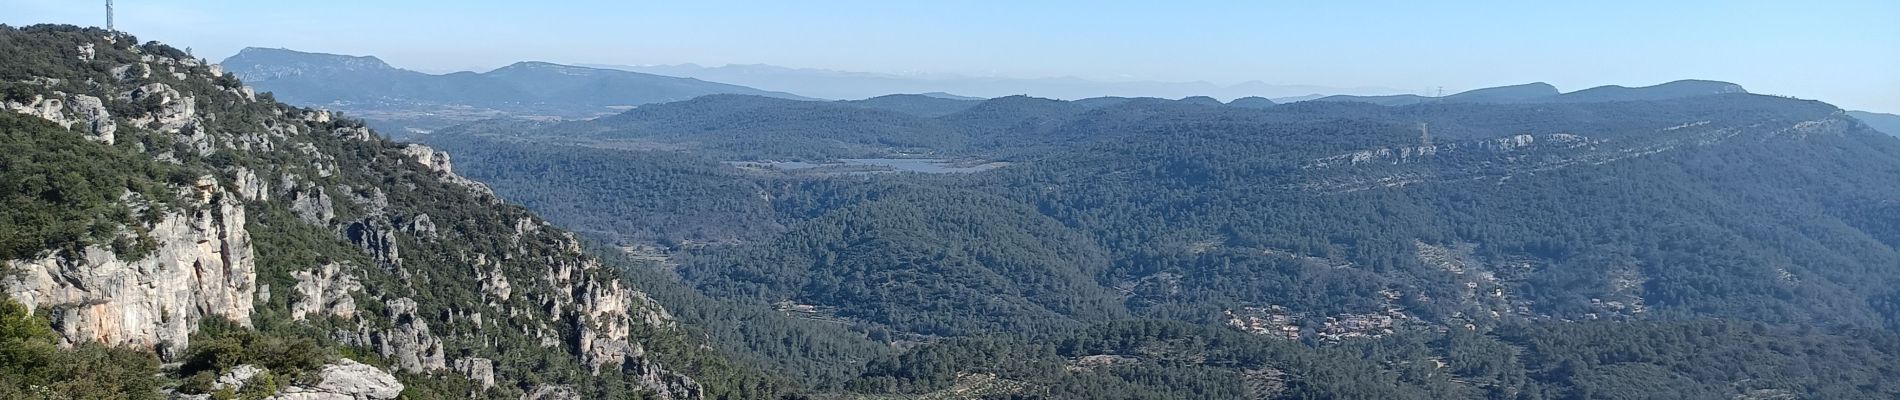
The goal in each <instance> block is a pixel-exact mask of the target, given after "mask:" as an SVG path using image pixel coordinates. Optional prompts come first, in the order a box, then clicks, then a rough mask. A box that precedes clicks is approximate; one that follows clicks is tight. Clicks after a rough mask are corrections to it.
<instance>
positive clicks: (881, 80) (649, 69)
mask: <svg viewBox="0 0 1900 400" xmlns="http://www.w3.org/2000/svg"><path fill="white" fill-rule="evenodd" d="M582 65H584V66H589V67H595V68H610V69H619V70H626V71H634V72H644V73H649V74H659V75H668V76H681V77H690V78H699V79H705V80H709V81H715V82H726V83H732V84H738V85H746V86H751V87H756V88H763V89H769V90H778V91H785V92H791V93H798V94H800V95H805V96H812V97H819V98H826V99H863V98H869V97H875V96H882V95H886V94H892V93H924V92H947V93H956V94H958V95H964V96H976V97H1004V96H1011V95H1019V94H1020V95H1029V96H1036V97H1047V98H1054V99H1070V100H1074V99H1085V98H1090V97H1104V96H1126V97H1160V98H1170V99H1178V98H1183V97H1189V96H1208V97H1213V98H1219V99H1237V98H1242V97H1249V96H1260V97H1267V98H1281V97H1298V96H1308V95H1312V94H1315V93H1326V94H1349V95H1383V94H1391V93H1402V92H1405V91H1404V90H1399V89H1393V88H1384V87H1351V88H1341V87H1330V86H1317V85H1276V84H1269V83H1265V82H1259V81H1249V82H1242V83H1238V84H1232V85H1222V84H1215V83H1210V82H1156V81H1134V82H1110V81H1099V80H1091V79H1082V78H1070V77H1064V78H1005V77H979V76H967V75H956V74H927V75H898V74H881V73H870V72H849V71H836V70H827V69H810V68H788V67H780V66H775V65H765V64H749V65H726V66H720V67H707V66H701V65H697V64H677V65H638V66H635V65H607V64H582Z"/></svg>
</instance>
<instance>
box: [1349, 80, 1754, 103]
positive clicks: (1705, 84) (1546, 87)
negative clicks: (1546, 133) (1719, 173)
mask: <svg viewBox="0 0 1900 400" xmlns="http://www.w3.org/2000/svg"><path fill="white" fill-rule="evenodd" d="M1724 93H1748V90H1745V89H1742V86H1741V85H1737V84H1733V83H1728V82H1718V81H1705V80H1680V81H1674V82H1669V83H1664V84H1660V85H1655V86H1644V87H1634V88H1632V87H1625V86H1617V85H1610V86H1599V87H1594V88H1589V89H1584V90H1578V91H1575V92H1570V93H1563V92H1560V91H1558V90H1557V87H1555V86H1551V85H1550V84H1548V83H1543V82H1535V83H1527V84H1522V85H1512V86H1500V87H1493V88H1484V89H1475V90H1470V91H1465V92H1461V93H1458V94H1453V95H1450V96H1443V97H1427V96H1418V95H1409V94H1404V95H1393V96H1349V95H1336V96H1326V97H1321V98H1318V99H1314V100H1316V101H1344V102H1360V103H1372V104H1378V105H1385V106H1402V105H1411V104H1419V103H1429V102H1442V103H1597V102H1611V101H1653V100H1668V99H1677V98H1684V97H1695V96H1704V95H1711V94H1724Z"/></svg>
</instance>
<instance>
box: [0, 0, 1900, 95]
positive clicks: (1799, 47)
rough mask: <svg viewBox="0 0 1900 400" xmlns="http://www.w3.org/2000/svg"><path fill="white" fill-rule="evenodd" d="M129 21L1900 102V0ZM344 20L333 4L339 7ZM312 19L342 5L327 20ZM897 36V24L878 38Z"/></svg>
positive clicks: (609, 51)
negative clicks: (1719, 89) (1697, 88)
mask: <svg viewBox="0 0 1900 400" xmlns="http://www.w3.org/2000/svg"><path fill="white" fill-rule="evenodd" d="M117 7H118V21H117V24H118V27H119V29H120V30H123V31H126V32H128V33H132V34H134V35H138V36H139V37H140V39H142V40H157V41H161V42H165V43H168V44H173V45H176V46H179V47H191V48H193V49H194V53H195V54H197V55H199V56H200V57H204V58H208V59H212V60H219V59H222V58H224V57H226V56H229V55H231V54H234V53H236V52H237V51H238V50H239V49H242V48H244V47H267V48H288V49H293V50H299V51H309V52H321V53H335V54H350V55H373V56H377V57H378V58H381V59H383V60H385V61H387V62H389V63H390V64H392V65H395V66H397V67H401V68H407V69H413V70H417V71H424V72H431V73H442V72H450V71H459V70H471V71H486V70H490V69H494V68H497V67H501V66H505V65H508V64H511V63H514V62H517V61H527V60H534V61H548V62H555V63H562V64H615V65H672V64H685V63H692V64H698V65H702V66H709V67H716V66H721V65H727V64H740V65H745V64H767V65H774V66H782V67H788V68H811V69H826V70H836V71H851V72H868V73H880V74H895V75H930V74H952V75H963V76H975V77H1007V78H1055V77H1075V78H1081V79H1088V80H1094V81H1105V82H1116V81H1120V82H1129V81H1152V82H1209V83H1213V84H1218V85H1233V84H1237V83H1242V82H1248V81H1259V82H1264V83H1268V84H1276V85H1315V86H1328V87H1341V88H1350V87H1385V88H1394V89H1397V90H1400V91H1403V92H1406V93H1420V94H1432V93H1433V92H1435V91H1436V90H1437V88H1440V87H1442V88H1443V90H1444V92H1445V93H1454V92H1458V91H1462V90H1468V89H1474V88H1482V87H1492V86H1501V85H1511V84H1520V83H1528V82H1548V83H1550V84H1552V85H1555V86H1557V87H1558V88H1559V89H1562V90H1564V91H1574V90H1580V89H1585V88H1589V87H1595V86H1602V85H1623V86H1647V85H1653V84H1657V83H1663V82H1668V81H1674V80H1679V79H1708V80H1720V81H1728V82H1734V83H1738V84H1741V85H1742V86H1744V87H1747V88H1748V89H1749V90H1750V91H1753V92H1757V93H1765V94H1776V95H1787V96H1795V97H1800V98H1809V99H1817V100H1822V101H1826V102H1829V103H1833V104H1835V105H1839V106H1841V107H1843V108H1849V109H1861V110H1869V111H1876V112H1900V74H1896V73H1894V71H1900V51H1894V48H1893V47H1894V45H1893V44H1892V43H1895V42H1896V41H1900V25H1894V24H1891V23H1888V22H1889V21H1886V20H1885V19H1884V18H1885V17H1883V16H1887V15H1900V2H1891V1H1887V2H1883V1H1852V0H1841V1H1823V2H1808V3H1800V4H1794V3H1777V2H1719V3H1718V2H1684V3H1672V4H1649V3H1644V2H1635V1H1610V2H1596V3H1589V4H1536V5H1524V4H1515V3H1488V2H1459V3H1442V4H1441V3H1432V4H1410V3H1407V4H1389V5H1312V4H1292V5H1257V4H1225V3H1213V2H1207V3H1194V4H1190V5H1187V6H1183V5H1182V4H1170V5H1166V6H1161V5H1120V6H1118V7H1104V6H1099V5H1096V4H1095V3H1086V2H1071V1H1060V2H1046V3H1036V4H1012V3H987V2H968V3H954V4H910V3H900V4H887V3H881V2H859V1H851V2H828V3H824V4H823V5H813V4H808V3H799V4H790V3H769V2H716V3H692V4H666V5H664V6H648V7H642V6H640V5H632V4H620V3H613V2H599V1H566V2H558V3H547V2H543V3H539V4H535V5H529V4H520V3H512V2H494V1H471V2H459V3H449V2H435V1H419V2H410V3H406V4H394V5H391V4H379V3H378V2H369V1H362V0H345V1H337V2H331V3H329V4H326V5H324V6H322V7H307V8H296V7H284V6H280V5H275V4H260V3H251V2H232V1H215V0H187V1H179V2H173V3H168V4H154V3H146V2H140V1H121V2H119V3H118V5H117ZM0 9H6V10H8V12H7V13H5V14H4V15H0V23H5V24H11V25H28V24H37V23H67V24H75V25H100V24H102V23H103V22H104V21H103V20H104V15H103V14H104V6H103V2H73V1H55V0H0ZM326 14H327V15H326ZM312 15H325V16H324V17H322V18H312ZM866 32H876V33H877V34H865V33H866Z"/></svg>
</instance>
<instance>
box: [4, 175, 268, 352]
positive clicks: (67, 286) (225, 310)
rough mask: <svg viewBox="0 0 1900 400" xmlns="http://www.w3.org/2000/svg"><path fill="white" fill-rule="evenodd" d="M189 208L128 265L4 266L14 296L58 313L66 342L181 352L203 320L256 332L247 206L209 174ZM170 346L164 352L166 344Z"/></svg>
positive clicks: (164, 220)
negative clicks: (222, 320)
mask: <svg viewBox="0 0 1900 400" xmlns="http://www.w3.org/2000/svg"><path fill="white" fill-rule="evenodd" d="M188 191H189V193H187V194H188V196H187V198H189V199H192V200H193V204H192V205H191V207H184V208H183V209H180V210H175V211H172V212H171V213H168V214H166V215H164V216H162V217H161V218H159V219H158V222H157V223H155V224H152V226H150V234H151V237H152V239H153V240H154V241H156V242H157V245H158V246H157V248H156V250H154V251H153V252H151V254H147V255H144V256H143V257H138V258H136V259H121V258H120V257H119V256H118V255H117V254H114V253H113V252H112V251H111V250H108V249H106V248H101V247H98V246H93V247H88V248H86V249H85V251H84V252H83V254H76V255H69V254H53V255H49V256H47V257H45V258H41V259H38V260H29V261H6V264H7V265H8V267H9V268H10V269H12V270H15V271H19V273H18V274H16V275H14V276H11V277H8V278H6V281H5V283H6V285H5V286H6V288H7V293H8V295H9V296H11V297H13V299H14V300H16V301H19V302H20V303H21V304H24V305H26V306H27V307H28V308H31V309H44V310H47V312H48V313H50V315H51V316H52V319H53V326H55V327H56V329H58V330H59V331H60V334H61V335H62V337H63V338H64V341H63V343H64V344H68V345H70V344H73V343H78V342H88V341H90V342H99V343H104V344H107V345H115V346H121V345H123V346H134V347H141V348H146V349H165V350H175V349H182V348H184V347H185V346H187V345H188V344H189V342H190V336H191V333H192V332H193V331H195V330H196V329H197V327H198V322H199V321H200V320H203V319H204V318H225V319H229V320H231V321H235V322H237V323H239V324H241V325H244V326H249V325H250V321H251V308H252V304H253V300H254V299H255V298H256V293H255V290H256V283H255V282H256V267H255V265H254V264H253V262H252V250H251V236H250V233H249V232H247V231H245V229H244V220H245V215H244V207H243V205H242V204H240V203H239V202H238V200H237V199H236V196H231V195H229V194H227V193H224V192H223V191H221V190H220V189H219V186H218V185H217V184H215V183H214V182H213V181H211V180H210V178H204V179H201V180H200V181H199V182H198V183H197V185H196V187H194V188H190V189H188ZM161 345H166V346H161Z"/></svg>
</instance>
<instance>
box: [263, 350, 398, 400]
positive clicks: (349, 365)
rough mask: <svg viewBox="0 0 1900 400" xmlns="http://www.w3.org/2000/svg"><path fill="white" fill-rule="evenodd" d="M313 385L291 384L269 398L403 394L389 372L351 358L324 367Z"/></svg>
mask: <svg viewBox="0 0 1900 400" xmlns="http://www.w3.org/2000/svg"><path fill="white" fill-rule="evenodd" d="M320 376H321V378H320V380H319V381H318V383H317V384H316V385H315V386H311V387H303V386H290V387H286V388H284V389H283V390H282V391H280V392H278V394H277V395H276V396H271V397H268V398H267V399H268V400H383V399H394V398H396V396H398V395H401V394H402V389H403V385H402V382H398V381H396V377H395V376H393V375H390V374H389V373H388V372H384V371H383V370H380V369H376V367H372V366H368V365H364V364H363V363H359V362H356V361H354V360H350V359H347V358H346V359H342V360H338V361H337V362H336V363H335V364H329V365H324V366H323V372H322V373H321V374H320Z"/></svg>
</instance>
